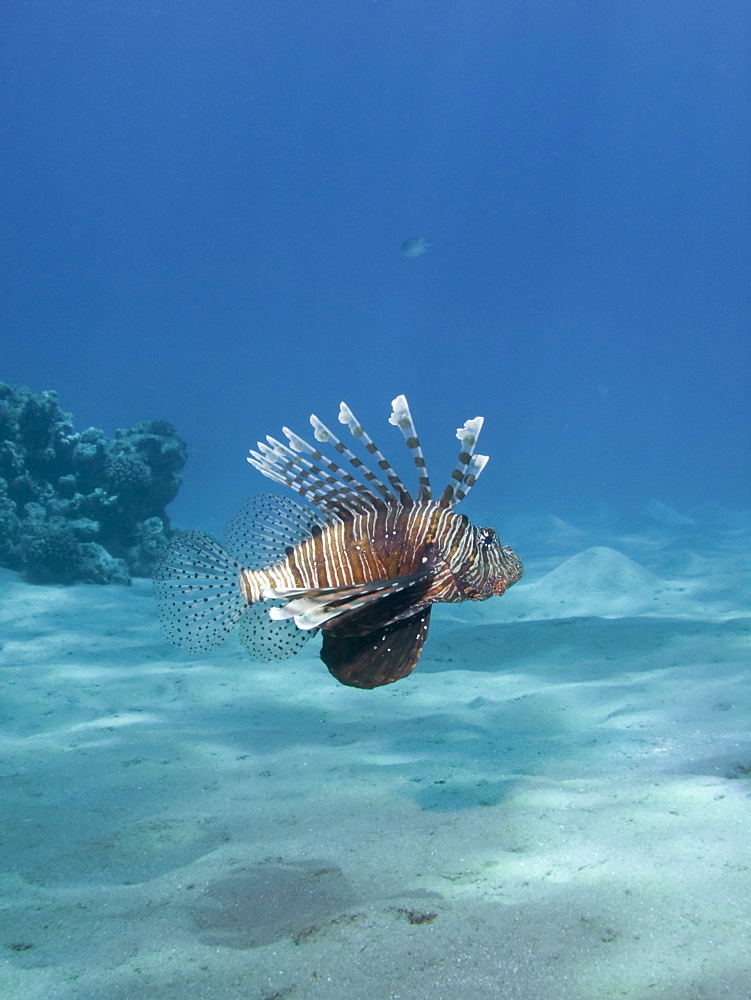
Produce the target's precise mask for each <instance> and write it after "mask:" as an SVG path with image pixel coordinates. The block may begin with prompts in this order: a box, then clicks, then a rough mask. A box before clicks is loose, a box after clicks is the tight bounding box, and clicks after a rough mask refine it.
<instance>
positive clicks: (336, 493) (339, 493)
mask: <svg viewBox="0 0 751 1000" xmlns="http://www.w3.org/2000/svg"><path fill="white" fill-rule="evenodd" d="M290 433H291V432H290ZM294 437H295V438H296V439H297V436H296V435H295V436H294ZM266 440H267V442H268V444H264V443H263V442H262V441H259V442H258V451H253V450H251V451H250V455H249V457H248V462H250V464H251V465H252V466H254V467H255V468H256V469H258V471H259V472H261V473H262V474H263V475H264V476H266V477H267V478H268V479H271V480H273V481H275V482H278V483H281V484H282V485H283V486H287V487H289V488H290V489H291V490H294V491H295V492H296V493H299V494H300V496H302V497H303V498H304V499H306V500H309V501H310V502H311V503H312V504H315V506H316V507H318V508H319V509H320V510H321V511H323V513H324V514H327V515H329V516H331V517H338V516H339V515H340V514H341V512H342V511H349V512H351V511H353V510H361V509H364V508H365V507H367V506H369V501H368V499H367V498H365V497H360V498H358V494H357V493H355V492H354V491H353V490H352V489H350V488H349V486H348V485H347V484H346V483H343V482H340V481H339V480H337V479H336V478H335V477H334V476H332V475H330V474H327V473H326V472H324V470H323V469H321V468H319V467H318V466H315V465H313V463H312V462H310V461H308V459H306V458H304V457H303V456H302V455H300V454H298V453H296V452H294V451H292V450H291V449H290V448H288V447H287V446H286V445H284V444H282V443H281V441H277V440H276V439H275V438H272V437H270V436H269V437H267V438H266ZM299 440H302V439H299Z"/></svg>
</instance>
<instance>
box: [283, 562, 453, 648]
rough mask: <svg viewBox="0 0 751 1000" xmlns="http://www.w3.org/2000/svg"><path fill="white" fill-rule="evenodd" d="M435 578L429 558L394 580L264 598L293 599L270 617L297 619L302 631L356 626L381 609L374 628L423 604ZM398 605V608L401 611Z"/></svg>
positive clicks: (291, 590)
mask: <svg viewBox="0 0 751 1000" xmlns="http://www.w3.org/2000/svg"><path fill="white" fill-rule="evenodd" d="M432 578H433V563H432V559H429V558H426V560H425V565H424V566H423V567H421V568H420V569H419V570H418V571H417V572H416V573H411V574H409V575H407V576H401V577H397V578H395V579H393V580H369V581H366V582H365V583H358V584H352V585H350V586H345V587H319V588H316V589H305V588H301V587H279V588H276V589H267V590H264V592H263V597H264V600H272V599H277V598H283V599H285V600H288V599H289V598H291V600H288V603H287V604H285V605H284V606H283V607H276V608H271V610H270V611H269V617H270V618H272V619H274V620H275V621H282V620H284V619H288V618H293V619H294V621H295V624H296V625H297V627H298V628H299V629H311V628H321V627H323V626H324V625H327V626H328V627H333V624H334V622H335V621H336V624H337V626H338V627H341V625H342V623H343V622H344V621H345V620H346V621H349V622H352V620H353V619H354V618H355V617H359V613H360V612H363V611H366V610H367V609H373V608H375V607H376V606H377V609H378V612H377V615H375V616H373V617H372V621H371V620H369V627H371V628H372V627H373V625H374V624H375V623H376V621H378V620H383V621H384V622H386V621H388V620H389V619H391V618H392V617H393V616H394V614H395V613H399V612H401V610H403V608H404V607H412V606H414V605H416V604H419V602H420V600H421V598H422V595H423V592H424V590H425V589H426V587H427V585H429V583H430V582H431V580H432ZM396 595H400V596H398V597H397V596H396ZM389 599H391V600H389ZM395 605H398V609H397V610H395ZM358 631H359V629H358Z"/></svg>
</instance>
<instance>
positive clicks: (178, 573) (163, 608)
mask: <svg viewBox="0 0 751 1000" xmlns="http://www.w3.org/2000/svg"><path fill="white" fill-rule="evenodd" d="M240 570H241V567H240V564H239V563H238V562H236V561H235V559H233V557H232V556H231V555H230V554H229V553H228V552H227V551H226V550H225V549H224V548H223V547H222V546H221V545H220V544H219V542H217V541H216V539H214V538H212V537H211V535H206V534H204V533H203V532H202V531H185V532H182V533H181V534H179V535H176V536H175V537H174V538H173V539H172V541H171V542H170V546H169V548H168V549H167V551H166V552H165V554H164V556H163V558H162V561H161V562H160V563H159V565H158V566H157V568H156V572H155V574H154V595H155V597H156V604H157V614H158V617H159V621H160V624H161V626H162V628H163V629H164V631H165V633H166V634H167V638H168V639H169V640H170V641H171V642H173V643H174V644H175V645H176V646H182V647H183V648H184V649H187V650H189V651H190V652H191V653H200V652H203V651H204V650H207V649H212V648H213V647H214V646H218V645H219V644H220V643H222V642H224V640H225V639H226V638H227V636H228V635H229V633H230V632H231V631H232V629H233V628H234V626H235V625H236V624H237V622H238V621H239V619H240V618H241V616H242V614H243V612H244V611H245V608H246V607H247V604H246V601H245V598H244V597H243V594H242V591H241V589H240V583H239V580H240Z"/></svg>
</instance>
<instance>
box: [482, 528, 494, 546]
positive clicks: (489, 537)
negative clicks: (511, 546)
mask: <svg viewBox="0 0 751 1000" xmlns="http://www.w3.org/2000/svg"><path fill="white" fill-rule="evenodd" d="M480 531H481V532H482V535H481V537H480V545H482V546H483V547H485V548H487V547H488V546H489V545H495V543H496V541H497V540H498V535H497V534H496V533H495V531H493V529H492V528H480Z"/></svg>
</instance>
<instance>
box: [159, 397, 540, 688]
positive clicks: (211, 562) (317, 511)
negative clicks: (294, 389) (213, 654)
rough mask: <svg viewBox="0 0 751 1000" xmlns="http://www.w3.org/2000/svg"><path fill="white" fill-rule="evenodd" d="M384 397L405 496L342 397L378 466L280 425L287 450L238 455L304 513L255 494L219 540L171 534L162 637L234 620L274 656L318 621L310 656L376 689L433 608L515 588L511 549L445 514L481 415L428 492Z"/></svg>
mask: <svg viewBox="0 0 751 1000" xmlns="http://www.w3.org/2000/svg"><path fill="white" fill-rule="evenodd" d="M391 405H392V412H391V416H390V417H389V423H391V424H393V425H394V426H396V427H398V428H399V429H400V430H401V432H402V434H403V435H404V438H405V440H406V444H407V447H408V448H409V450H410V452H411V454H412V460H413V462H414V465H415V468H416V470H417V475H418V489H417V496H416V498H413V497H412V495H411V494H410V493H409V491H408V490H407V488H406V486H405V485H404V483H403V482H402V481H401V479H400V478H399V476H398V475H397V474H396V472H394V470H393V468H392V467H391V465H390V463H389V462H388V461H387V459H386V458H384V456H383V454H382V453H381V452H380V451H379V450H378V448H377V447H376V445H375V444H374V443H373V441H372V440H371V438H370V437H369V436H368V434H367V433H366V432H365V430H364V429H363V427H362V426H361V424H359V423H358V421H357V420H356V419H355V416H354V414H353V413H352V411H351V410H350V408H349V407H348V406H347V405H346V403H342V404H341V407H340V411H339V422H340V423H342V424H345V425H346V426H347V427H348V428H349V431H350V433H351V434H352V436H353V437H354V438H355V439H356V440H358V441H359V442H360V444H361V445H363V446H364V448H365V451H366V452H367V453H368V455H369V456H371V458H372V459H373V461H374V463H375V464H374V466H373V469H377V471H373V469H371V468H370V467H369V466H368V465H367V464H366V462H364V461H362V460H361V459H359V458H358V457H357V456H356V455H355V454H353V452H351V451H350V449H349V448H348V447H347V446H346V445H345V444H344V443H343V442H342V441H340V440H339V439H338V438H337V437H336V435H335V434H334V433H333V432H332V431H331V430H329V428H328V427H326V426H325V425H324V424H323V423H322V422H321V421H320V420H319V419H318V417H316V416H315V415H313V416H311V418H310V422H311V424H312V426H313V432H314V435H315V440H316V442H318V443H320V444H328V445H329V446H330V447H331V448H332V449H333V451H334V452H336V453H338V455H339V456H340V457H341V458H342V459H345V460H346V462H347V463H348V464H349V466H350V467H351V468H352V470H353V471H354V472H355V473H356V474H357V475H356V476H355V475H353V474H352V473H351V472H348V471H347V470H346V467H345V468H342V466H340V465H338V464H337V462H336V461H334V460H333V458H332V457H329V456H327V455H324V454H323V453H322V452H321V451H319V449H318V447H317V446H316V445H313V444H309V443H308V442H307V441H305V440H303V438H301V437H299V436H298V435H297V434H295V433H294V432H293V431H290V430H288V429H287V428H286V427H284V428H283V429H282V430H283V433H284V435H285V436H286V438H287V444H282V443H281V442H280V441H277V440H276V439H275V438H272V437H267V438H266V443H263V442H259V443H258V450H257V451H253V450H251V452H250V456H249V458H248V461H249V462H250V464H251V465H253V466H254V467H255V468H256V469H258V471H259V472H261V473H262V474H263V475H264V476H266V477H267V478H268V479H271V480H273V481H274V482H276V483H281V484H282V485H284V486H287V487H289V489H291V490H293V491H294V492H295V493H297V494H299V495H300V496H301V497H302V498H303V499H305V500H307V501H309V502H310V503H311V504H313V507H312V508H311V507H307V506H303V505H302V504H301V503H299V502H298V501H297V500H292V499H290V498H287V497H279V496H274V495H271V494H262V495H260V496H253V497H250V498H249V499H248V500H246V501H245V503H244V504H243V505H242V506H241V508H240V509H239V510H238V511H237V513H236V514H235V515H234V516H233V517H232V518H231V519H230V521H229V522H228V524H227V527H226V529H225V535H224V540H223V541H224V544H223V545H220V543H219V542H218V541H216V539H214V538H213V537H212V536H211V535H207V534H204V533H203V532H200V531H187V532H183V533H181V534H180V535H178V536H177V537H176V538H175V539H174V540H173V542H172V544H171V546H170V548H169V549H168V551H167V553H166V555H165V557H164V559H163V561H162V562H161V564H160V566H159V567H158V569H157V572H156V576H155V581H154V589H155V594H156V599H157V606H158V612H159V617H160V620H161V622H162V624H163V626H164V628H165V630H166V633H167V635H168V637H169V638H170V639H171V640H172V641H173V642H175V643H176V644H177V645H179V646H183V647H185V648H186V649H189V650H191V651H193V652H199V651H202V650H206V649H210V648H212V647H213V646H217V645H219V643H221V642H223V641H224V639H225V638H226V636H227V635H228V634H229V633H230V631H231V630H232V629H233V628H234V626H235V625H237V626H238V629H239V635H240V638H241V640H242V642H243V643H244V644H245V646H246V647H247V648H248V650H249V651H250V653H251V654H252V655H253V656H255V657H256V658H258V659H264V660H268V659H285V658H287V657H289V656H293V655H295V653H297V652H299V650H300V649H301V648H302V646H303V645H304V643H305V641H306V640H307V639H308V638H309V637H310V636H311V635H313V634H314V633H315V632H316V631H317V630H319V629H320V630H321V632H322V633H323V646H322V649H321V659H322V660H323V662H324V663H325V664H326V666H327V667H328V669H329V671H330V672H331V673H332V674H333V675H334V677H335V678H336V679H337V680H338V681H340V682H341V683H342V684H348V685H350V686H352V687H359V688H375V687H379V686H381V685H382V684H390V683H391V682H392V681H397V680H399V679H400V678H402V677H406V676H407V674H409V673H411V672H412V670H413V669H414V667H415V664H416V663H417V661H418V659H419V657H420V653H421V651H422V647H423V644H424V642H425V639H426V638H427V634H428V625H429V622H430V611H431V606H432V605H433V604H435V603H437V602H440V601H449V602H455V601H467V600H470V601H484V600H486V599H487V598H489V597H492V596H493V595H500V594H502V593H503V592H504V591H505V590H506V589H507V588H508V587H510V586H511V585H512V584H513V583H516V581H517V580H518V579H519V578H520V577H521V575H522V565H521V562H520V561H519V559H518V558H517V557H516V555H515V554H514V553H513V552H512V551H511V549H510V548H507V547H506V546H502V545H501V544H500V542H499V540H498V536H497V534H496V533H495V531H494V530H493V529H492V528H477V527H474V526H473V525H472V524H471V523H470V521H469V519H468V518H467V517H465V516H464V515H463V514H457V513H455V511H454V510H453V508H454V507H455V506H456V504H457V503H459V501H460V500H463V499H464V497H465V496H466V495H467V494H468V493H469V491H470V489H471V488H472V486H473V485H474V483H475V482H476V480H477V477H478V476H479V475H480V473H481V472H482V470H483V469H484V467H485V464H486V462H487V461H488V458H487V456H486V455H476V454H475V445H476V443H477V438H478V436H479V434H480V429H481V427H482V423H483V418H482V417H475V418H474V420H467V421H466V422H465V424H464V426H463V427H460V428H459V430H458V431H457V432H456V436H457V438H458V439H459V441H460V442H461V450H460V452H459V457H458V459H457V463H456V467H455V468H454V470H453V472H452V473H451V477H450V479H449V482H448V485H447V486H446V487H445V489H444V490H443V492H442V493H441V494H440V496H439V498H438V499H436V500H434V499H433V494H432V490H431V485H430V478H429V476H428V470H427V468H426V465H425V458H424V456H423V452H422V448H421V446H420V442H419V440H418V437H417V432H416V430H415V426H414V423H413V422H412V416H411V414H410V411H409V406H408V405H407V400H406V398H405V397H404V396H397V398H396V399H395V400H394V401H393V402H392V404H391ZM358 477H359V478H358ZM269 605H271V606H269Z"/></svg>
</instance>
